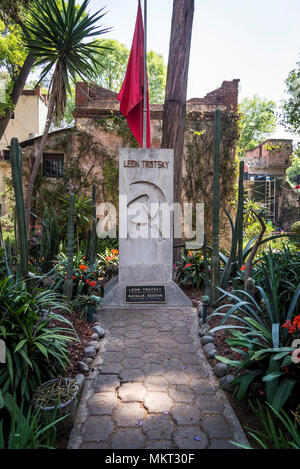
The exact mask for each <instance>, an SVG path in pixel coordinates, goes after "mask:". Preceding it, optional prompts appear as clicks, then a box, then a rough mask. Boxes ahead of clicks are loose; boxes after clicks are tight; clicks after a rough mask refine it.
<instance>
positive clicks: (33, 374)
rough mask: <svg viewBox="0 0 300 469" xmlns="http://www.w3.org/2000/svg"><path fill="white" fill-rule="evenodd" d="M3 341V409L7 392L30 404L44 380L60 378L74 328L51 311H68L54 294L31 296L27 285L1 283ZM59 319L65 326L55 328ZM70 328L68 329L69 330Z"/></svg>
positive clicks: (8, 280) (0, 398)
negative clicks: (4, 354) (4, 356)
mask: <svg viewBox="0 0 300 469" xmlns="http://www.w3.org/2000/svg"><path fill="white" fill-rule="evenodd" d="M0 304H1V316H0V338H1V339H2V340H4V342H5V344H6V364H2V365H1V367H0V403H2V405H0V408H1V407H3V405H4V402H5V401H4V398H5V394H6V393H10V394H13V395H14V394H16V397H17V399H18V400H19V399H20V400H22V401H26V402H27V403H28V402H29V401H30V399H31V397H32V393H33V392H34V390H35V388H36V387H37V386H38V385H39V384H40V383H41V381H42V380H43V379H45V378H52V377H57V375H58V374H59V373H63V372H64V371H65V369H66V366H67V365H68V364H69V358H68V349H67V344H68V343H69V342H70V341H72V340H74V336H73V337H72V325H71V324H70V322H69V321H67V319H65V318H64V317H63V316H61V315H59V314H57V313H54V312H52V311H53V310H57V309H59V308H63V309H66V308H67V307H66V304H65V303H63V302H62V301H61V300H60V297H59V296H58V295H57V294H56V293H54V292H53V291H52V292H51V291H35V292H32V293H30V292H29V291H28V290H27V287H26V283H25V282H23V281H22V282H19V283H15V281H14V279H13V278H12V277H10V278H5V279H2V280H0ZM52 320H56V322H58V323H62V324H63V326H65V327H62V326H52V325H51V321H52ZM66 326H67V327H66Z"/></svg>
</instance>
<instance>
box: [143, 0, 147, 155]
mask: <svg viewBox="0 0 300 469" xmlns="http://www.w3.org/2000/svg"><path fill="white" fill-rule="evenodd" d="M146 146H147V0H144V108H143V148H146Z"/></svg>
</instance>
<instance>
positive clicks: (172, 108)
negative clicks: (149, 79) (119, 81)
mask: <svg viewBox="0 0 300 469" xmlns="http://www.w3.org/2000/svg"><path fill="white" fill-rule="evenodd" d="M193 17H194V0H174V1H173V14H172V26H171V38H170V47H169V61H168V72H167V84H166V96H165V104H164V115H163V128H162V143H161V148H173V149H174V201H175V202H181V187H182V181H181V179H182V159H183V146H184V130H185V114H186V95H187V80H188V69H189V59H190V46H191V36H192V26H193Z"/></svg>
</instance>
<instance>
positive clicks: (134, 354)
mask: <svg viewBox="0 0 300 469" xmlns="http://www.w3.org/2000/svg"><path fill="white" fill-rule="evenodd" d="M143 355H144V351H143V349H141V348H134V347H129V348H128V349H127V350H125V352H124V356H125V357H128V358H139V357H142V356H143Z"/></svg>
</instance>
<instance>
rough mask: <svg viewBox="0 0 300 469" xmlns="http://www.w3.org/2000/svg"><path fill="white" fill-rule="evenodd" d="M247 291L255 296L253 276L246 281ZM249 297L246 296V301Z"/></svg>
mask: <svg viewBox="0 0 300 469" xmlns="http://www.w3.org/2000/svg"><path fill="white" fill-rule="evenodd" d="M245 287H246V288H245V291H246V292H247V293H249V294H250V295H251V296H252V297H253V296H254V287H255V282H254V280H253V278H252V277H249V278H248V279H247V280H246V282H245ZM247 299H248V298H247V297H246V298H245V301H247Z"/></svg>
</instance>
